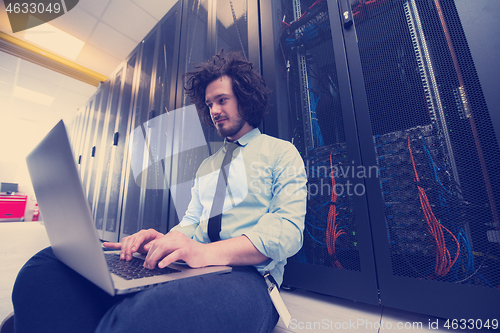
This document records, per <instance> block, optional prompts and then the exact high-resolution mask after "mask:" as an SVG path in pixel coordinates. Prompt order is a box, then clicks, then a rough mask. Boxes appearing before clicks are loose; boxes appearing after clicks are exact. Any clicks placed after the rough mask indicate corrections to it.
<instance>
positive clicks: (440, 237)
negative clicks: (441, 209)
mask: <svg viewBox="0 0 500 333" xmlns="http://www.w3.org/2000/svg"><path fill="white" fill-rule="evenodd" d="M408 150H409V152H410V159H411V163H412V166H413V180H414V181H415V183H416V184H417V188H418V196H419V199H420V205H421V207H422V212H423V213H424V217H425V220H426V221H427V230H428V231H429V233H430V234H431V235H432V237H433V238H434V240H435V242H436V268H435V270H434V271H435V273H436V275H438V276H445V275H446V274H448V272H449V271H450V269H451V267H452V266H453V265H454V264H455V262H456V261H457V259H458V256H459V254H460V244H459V242H458V240H457V238H456V237H455V235H453V233H452V232H451V231H449V230H448V229H447V228H446V227H445V226H444V225H442V224H441V223H439V221H438V220H437V218H436V216H435V215H434V213H433V212H432V208H431V205H430V203H429V199H428V198H427V195H426V194H425V190H424V189H423V188H422V186H420V185H419V184H420V179H419V177H418V172H417V168H416V166H415V160H414V159H413V152H412V148H411V144H410V137H408ZM443 229H444V230H446V231H447V232H448V233H449V234H450V235H451V237H452V238H453V239H454V240H455V243H456V244H457V251H456V253H455V258H454V259H453V260H452V259H451V254H450V251H449V250H448V248H447V247H446V240H445V237H444V233H443Z"/></svg>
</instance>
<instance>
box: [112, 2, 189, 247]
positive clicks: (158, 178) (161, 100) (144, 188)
mask: <svg viewBox="0 0 500 333" xmlns="http://www.w3.org/2000/svg"><path fill="white" fill-rule="evenodd" d="M180 13H181V3H180V2H179V3H177V4H176V5H175V6H174V7H173V8H172V9H171V10H170V11H169V13H167V15H166V16H165V17H164V18H163V19H162V20H161V21H160V22H159V24H158V25H157V26H156V27H155V28H154V29H153V30H152V31H151V32H150V33H149V34H148V36H146V38H145V39H144V41H143V43H142V44H141V45H140V58H139V61H138V65H137V71H138V74H137V79H135V80H134V82H135V83H134V85H135V86H136V88H135V89H136V91H135V92H134V94H135V96H136V98H134V99H133V102H132V107H131V110H130V116H131V119H130V125H129V126H128V132H127V133H128V134H127V145H128V146H127V151H126V155H125V161H124V164H123V168H124V169H125V170H124V173H123V176H124V179H125V183H124V193H123V199H122V201H121V214H122V216H121V230H120V238H122V237H124V236H127V235H131V234H133V233H135V232H137V231H139V230H141V229H144V228H154V229H156V230H158V231H161V232H166V231H167V219H166V218H165V216H166V215H168V209H169V205H168V202H169V192H168V188H167V187H166V181H167V180H168V179H167V177H168V166H167V167H166V165H165V163H164V162H163V161H162V160H161V159H160V156H162V155H163V152H162V149H166V148H165V145H166V143H165V142H164V141H165V140H164V136H162V135H161V133H160V132H159V131H158V130H156V128H155V126H157V125H158V124H157V120H155V118H156V119H161V116H162V115H163V114H165V113H166V112H168V111H169V110H172V109H173V108H174V103H173V96H175V93H174V92H173V90H172V89H174V88H175V78H176V76H177V72H176V62H177V61H178V59H177V55H176V51H177V45H178V43H179V34H178V31H179V24H180V20H179V15H180ZM176 32H177V33H176ZM157 117H160V118H157ZM134 136H136V137H135V138H134ZM138 137H140V138H142V139H141V140H139V139H137V138H138ZM131 140H132V142H134V143H131ZM136 142H139V143H140V142H143V143H144V144H135V143H136ZM146 143H147V144H146Z"/></svg>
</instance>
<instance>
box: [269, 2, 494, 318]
mask: <svg viewBox="0 0 500 333" xmlns="http://www.w3.org/2000/svg"><path fill="white" fill-rule="evenodd" d="M457 2H460V1H457ZM324 3H325V1H314V2H313V1H300V5H301V6H302V8H306V9H305V10H301V11H300V18H299V21H300V20H302V21H307V22H299V23H297V17H298V15H295V16H294V17H293V18H292V19H290V20H287V19H286V13H288V12H290V11H292V12H293V10H298V9H297V5H298V2H297V1H295V2H293V4H294V6H295V7H294V8H291V9H290V8H289V7H288V8H287V7H286V6H283V7H280V6H276V7H279V10H282V12H279V14H280V15H276V11H275V15H274V17H285V20H284V22H283V23H282V25H283V27H282V28H281V29H280V30H279V29H278V32H275V34H274V38H275V40H277V39H279V38H281V43H276V44H275V48H274V50H275V52H276V54H275V56H281V58H282V61H281V66H282V68H283V69H284V70H283V73H285V75H284V76H285V78H284V79H276V81H277V85H282V86H285V87H288V89H286V90H287V92H288V99H289V101H290V102H289V105H290V107H291V110H295V114H294V115H293V116H295V117H293V116H292V117H289V116H288V115H287V114H286V113H285V114H281V115H280V117H281V118H282V119H287V120H288V122H289V123H290V124H291V127H292V128H293V130H291V131H290V132H289V137H290V138H291V139H293V140H294V143H295V144H296V145H297V146H298V147H299V150H300V149H302V151H303V156H304V159H305V161H306V167H307V166H308V163H307V162H309V163H310V164H309V165H314V166H317V165H320V166H321V165H325V164H326V166H327V167H326V172H323V173H324V174H326V177H324V178H330V181H331V182H332V185H333V184H334V182H336V181H337V179H336V177H329V175H328V173H330V174H332V173H334V172H333V169H334V166H335V165H339V163H342V164H343V165H345V162H346V161H345V160H342V158H341V157H343V156H342V151H343V149H344V145H342V144H341V145H338V142H336V140H338V139H337V138H339V137H340V138H341V137H342V136H341V135H340V136H339V133H340V132H338V133H335V132H334V131H332V129H335V128H336V126H338V125H337V124H338V120H337V117H338V116H337V114H339V110H341V111H340V113H341V114H342V115H343V116H344V119H343V120H344V123H343V124H340V127H342V128H343V129H344V134H345V135H347V134H348V133H350V132H351V131H353V132H355V133H356V138H357V139H358V140H359V141H358V142H357V144H358V147H359V154H360V156H361V159H360V161H361V164H360V166H363V167H364V168H365V170H369V168H370V167H375V168H376V170H378V173H377V176H376V177H370V176H369V175H368V177H364V179H363V181H364V182H363V185H364V186H366V187H365V188H366V193H363V197H364V200H365V201H364V202H365V203H366V206H364V205H360V206H357V207H356V208H355V209H353V212H354V213H355V214H356V217H357V214H359V212H360V211H361V212H364V211H363V209H365V208H366V209H367V212H368V214H367V216H369V225H364V226H363V231H369V233H370V239H371V240H372V241H373V243H372V245H373V247H372V248H370V249H368V250H367V252H370V253H371V255H372V256H371V258H372V259H373V260H374V262H375V263H376V282H377V283H376V286H375V287H374V286H373V285H372V286H371V287H373V289H372V290H371V291H372V292H373V293H375V292H379V294H378V295H377V298H378V301H379V302H380V303H381V304H382V305H387V306H391V307H397V308H402V309H406V310H410V311H415V312H420V313H427V314H430V315H435V316H441V317H445V318H476V319H478V318H479V319H482V320H483V322H485V323H486V320H488V319H490V321H491V320H492V319H494V318H495V315H496V314H495V313H496V312H497V311H496V309H495V308H494V307H492V304H495V302H496V303H498V300H499V297H500V296H499V292H498V289H497V287H498V282H499V281H498V279H499V278H500V274H499V269H500V265H499V262H498V258H499V255H498V254H499V253H498V250H499V247H498V239H497V238H496V236H497V234H498V227H499V224H498V222H497V220H498V217H497V215H498V212H497V211H496V206H498V199H499V187H498V183H499V178H498V166H497V165H496V164H495V162H494V161H496V160H498V157H499V156H500V151H499V148H498V142H497V136H496V134H498V122H497V123H496V124H495V123H494V121H492V119H493V120H494V119H495V117H496V116H495V112H494V109H490V110H488V107H487V105H488V103H486V101H485V99H484V95H483V93H482V90H481V83H483V84H484V83H486V82H484V81H483V82H480V81H479V79H478V76H477V74H476V71H475V66H474V65H475V64H474V59H473V58H472V57H471V54H470V51H469V48H468V45H467V38H465V34H464V31H463V28H462V24H461V19H463V18H465V19H467V13H464V12H462V13H460V14H461V15H462V16H460V15H459V13H458V12H457V9H456V6H455V2H454V1H446V0H433V1H425V0H408V1H406V0H371V1H364V0H363V1H326V4H327V6H328V15H329V23H330V25H329V29H331V31H332V32H331V44H332V45H333V50H334V51H333V52H330V54H331V58H334V59H335V60H337V59H339V58H342V57H345V59H341V60H340V61H338V62H336V65H335V68H336V71H337V82H338V96H339V97H338V99H339V100H340V101H341V102H340V104H338V103H337V104H336V103H335V102H334V100H335V96H336V94H334V92H336V91H337V90H336V89H335V88H334V86H337V84H335V80H332V79H331V78H324V76H325V75H326V74H325V73H328V72H329V70H328V69H326V66H325V65H324V64H325V60H324V59H320V58H319V57H318V52H317V51H315V48H317V47H318V46H317V45H320V44H322V43H324V42H325V40H327V39H328V38H329V37H328V36H327V35H326V34H324V33H323V30H326V26H327V24H328V23H325V25H322V24H323V22H325V21H324V16H322V15H321V12H322V10H321V6H325V4H324ZM322 27H325V28H324V29H323V30H322ZM287 29H288V31H287ZM335 29H336V31H334V30H335ZM282 31H285V33H283V32H282ZM283 34H285V37H283ZM325 38H326V39H325ZM469 38H470V36H469ZM283 45H285V47H283ZM283 48H285V51H283ZM294 48H295V49H296V50H297V51H296V53H297V56H295V57H291V56H289V54H290V53H289V54H287V52H288V51H287V49H288V50H293V49H294ZM272 56H273V55H272V54H268V58H267V64H269V63H271V61H272ZM263 60H264V61H266V56H265V55H264V56H263ZM264 65H265V64H264ZM315 66H316V67H318V68H323V69H324V70H318V69H315V68H314V67H315ZM344 66H345V68H344ZM278 71H279V69H278ZM294 72H295V73H294ZM268 75H269V74H268ZM497 81H498V80H497ZM323 82H329V83H328V84H326V86H327V87H328V89H325V88H324V86H325V83H323ZM332 82H333V84H332ZM497 84H498V82H497ZM290 87H292V88H290ZM322 87H323V88H322ZM346 87H347V88H346ZM328 90H329V91H330V93H328ZM346 90H347V91H346ZM325 98H326V99H329V103H328V104H329V106H328V108H327V111H328V112H325V114H324V115H322V114H321V113H322V112H324V110H321V99H325ZM342 98H344V99H342ZM323 102H324V101H323ZM351 105H352V112H353V117H351V119H354V122H351V123H349V119H348V118H349V117H347V115H349V114H350V111H351V109H350V108H351ZM489 105H492V104H491V103H490V104H489ZM494 108H496V109H498V108H497V107H496V106H494ZM322 117H324V118H323V119H321V118H322ZM294 121H295V125H294ZM495 126H496V128H495ZM495 130H496V131H497V132H496V133H495ZM325 133H326V135H325ZM334 133H335V134H334ZM342 141H343V140H341V142H342ZM332 142H333V145H332ZM346 142H347V147H349V144H348V141H347V140H346ZM351 142H352V144H351V146H350V147H354V148H351V150H355V147H356V143H354V142H355V141H351ZM328 155H330V158H328ZM347 160H348V161H350V160H351V158H350V157H348V159H347ZM353 160H355V159H353ZM328 164H330V171H329V169H328ZM354 165H356V164H354ZM315 182H318V179H310V184H312V185H315ZM310 194H311V192H310ZM316 199H317V197H314V196H313V195H310V200H309V207H308V216H307V217H306V233H305V235H304V237H305V240H306V242H305V246H304V249H303V250H302V251H301V252H299V254H298V255H297V256H296V257H295V258H294V259H293V260H291V261H290V263H289V264H288V265H287V267H286V271H285V272H286V273H285V283H288V284H290V285H292V286H298V287H303V288H306V289H310V290H315V291H320V292H324V293H327V294H331V295H336V296H340V297H346V298H350V299H356V297H355V296H354V293H353V292H351V291H350V290H349V291H347V292H346V291H345V288H349V286H353V287H354V285H359V283H358V282H355V283H354V285H353V284H349V282H351V281H352V280H351V281H346V283H344V280H343V275H344V274H345V272H344V270H345V269H346V268H347V267H353V266H349V265H351V264H352V263H351V262H350V259H348V257H347V256H342V254H341V253H342V252H343V251H347V250H350V247H349V244H350V241H352V240H349V239H348V235H349V233H350V231H351V230H352V226H351V225H350V223H349V222H350V221H347V220H340V221H339V222H340V223H339V224H333V223H332V222H336V220H335V219H334V218H332V216H335V214H336V213H339V206H345V205H346V204H345V203H344V202H343V201H342V200H341V198H340V196H331V197H330V198H322V197H320V198H319V199H320V202H318V201H316ZM328 199H330V200H328ZM321 201H322V202H321ZM328 201H329V202H328ZM353 202H354V201H353ZM327 205H328V206H329V208H328V213H327V209H326V207H325V206H327ZM340 213H341V214H337V215H336V216H337V218H338V217H339V216H340V217H341V218H342V219H343V218H346V217H347V216H348V215H346V214H344V215H342V213H344V212H343V211H340ZM356 222H357V220H356ZM332 225H333V227H332ZM308 228H309V229H308ZM358 231H359V228H356V232H358ZM359 243H361V242H359ZM318 248H320V249H321V251H319V250H318ZM372 250H373V251H372ZM332 261H333V262H332ZM329 262H330V263H329ZM324 266H328V269H325V267H324ZM304 271H305V272H306V273H304ZM362 273H364V272H362ZM332 285H333V286H332ZM339 286H342V288H341V287H339ZM359 286H360V287H363V286H361V285H359ZM370 289H371V288H370ZM346 294H349V295H348V296H346Z"/></svg>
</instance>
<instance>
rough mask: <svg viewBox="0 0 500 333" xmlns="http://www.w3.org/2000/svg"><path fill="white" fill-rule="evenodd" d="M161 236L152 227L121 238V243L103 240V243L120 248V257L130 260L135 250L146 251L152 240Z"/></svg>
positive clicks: (112, 247)
mask: <svg viewBox="0 0 500 333" xmlns="http://www.w3.org/2000/svg"><path fill="white" fill-rule="evenodd" d="M163 236H164V235H163V234H162V233H160V232H158V231H156V230H154V229H148V230H141V231H139V232H137V233H135V234H133V235H131V236H128V237H125V238H123V239H122V241H121V243H111V242H105V243H103V245H104V246H105V247H108V248H110V249H115V250H121V253H120V258H121V259H124V260H127V261H129V260H132V255H133V254H134V253H135V252H139V253H141V254H146V253H148V251H149V249H150V248H151V244H152V242H153V241H154V240H155V239H158V238H161V237H163Z"/></svg>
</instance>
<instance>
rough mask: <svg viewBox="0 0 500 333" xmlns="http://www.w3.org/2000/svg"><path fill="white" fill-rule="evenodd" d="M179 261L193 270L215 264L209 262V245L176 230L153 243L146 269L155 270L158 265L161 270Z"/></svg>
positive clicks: (145, 263) (147, 258)
mask: <svg viewBox="0 0 500 333" xmlns="http://www.w3.org/2000/svg"><path fill="white" fill-rule="evenodd" d="M177 260H183V261H185V262H186V264H188V265H189V267H192V268H199V267H205V266H209V265H212V264H213V263H212V262H210V260H209V249H208V248H207V244H203V243H200V242H197V241H195V240H193V239H191V238H189V237H187V236H186V235H184V234H183V233H181V232H178V231H175V230H174V231H171V232H169V233H167V234H166V235H165V236H163V237H160V238H158V239H156V240H154V241H153V242H151V246H150V248H149V252H148V255H147V256H146V261H145V262H144V267H146V268H150V269H153V268H154V267H156V264H158V267H159V268H163V267H166V266H168V265H170V264H171V263H173V262H174V261H177Z"/></svg>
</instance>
